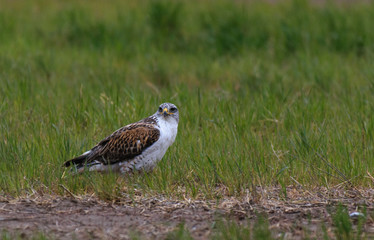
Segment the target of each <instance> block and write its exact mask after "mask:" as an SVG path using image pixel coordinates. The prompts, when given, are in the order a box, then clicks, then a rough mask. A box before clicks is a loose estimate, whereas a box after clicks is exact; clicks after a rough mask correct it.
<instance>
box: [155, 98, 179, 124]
mask: <svg viewBox="0 0 374 240" xmlns="http://www.w3.org/2000/svg"><path fill="white" fill-rule="evenodd" d="M156 114H157V116H158V117H163V118H165V119H168V118H174V119H175V120H176V121H177V122H179V111H178V108H177V106H175V105H174V104H172V103H163V104H161V105H160V106H159V107H158V111H157V113H156Z"/></svg>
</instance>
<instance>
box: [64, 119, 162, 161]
mask: <svg viewBox="0 0 374 240" xmlns="http://www.w3.org/2000/svg"><path fill="white" fill-rule="evenodd" d="M154 123H155V120H154V119H153V118H146V119H143V120H142V121H139V122H137V123H133V124H130V125H127V126H124V127H122V128H120V129H118V130H117V131H115V132H114V133H113V134H111V135H110V136H108V137H107V138H105V139H103V140H102V141H101V142H100V143H99V144H97V145H96V146H95V147H93V148H92V149H91V152H90V153H89V154H88V155H82V156H79V157H76V158H74V159H71V160H69V161H67V162H65V164H64V165H65V166H66V167H68V166H70V165H71V164H74V165H77V167H81V166H83V165H87V164H90V163H92V162H94V161H98V162H100V163H102V164H105V165H107V164H114V163H117V162H122V161H127V160H130V159H132V158H134V157H136V156H138V155H140V154H141V153H142V152H143V151H144V150H145V149H147V148H148V147H149V146H151V145H152V144H153V143H155V142H156V141H157V140H158V139H159V138H160V131H159V130H158V129H157V128H155V127H154V125H153V124H154Z"/></svg>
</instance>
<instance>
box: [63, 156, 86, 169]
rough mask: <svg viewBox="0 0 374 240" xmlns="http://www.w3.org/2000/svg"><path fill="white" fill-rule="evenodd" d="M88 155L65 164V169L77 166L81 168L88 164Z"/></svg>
mask: <svg viewBox="0 0 374 240" xmlns="http://www.w3.org/2000/svg"><path fill="white" fill-rule="evenodd" d="M86 160H87V154H83V155H80V156H78V157H76V158H73V159H70V160H68V161H66V162H65V163H64V166H65V167H70V166H75V167H76V168H81V167H83V166H84V165H85V164H86Z"/></svg>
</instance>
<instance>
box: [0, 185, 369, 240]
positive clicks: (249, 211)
mask: <svg viewBox="0 0 374 240" xmlns="http://www.w3.org/2000/svg"><path fill="white" fill-rule="evenodd" d="M255 192H256V193H253V192H252V193H248V194H247V196H244V197H240V198H234V197H227V198H225V199H221V200H219V201H204V200H190V199H184V200H173V199H168V198H164V197H162V196H158V197H152V198H147V197H145V196H141V195H137V196H132V197H131V198H130V197H126V196H124V197H123V199H119V200H116V201H114V202H108V201H102V200H99V199H97V198H94V197H88V196H82V197H73V196H71V197H59V196H38V197H35V196H34V197H28V198H19V199H14V198H6V197H2V198H0V231H1V230H3V231H5V232H6V233H7V234H10V235H11V236H18V237H20V238H26V239H27V238H31V237H32V236H35V235H37V234H38V233H43V234H45V235H46V236H48V237H50V238H53V239H55V238H56V239H131V238H133V237H134V236H140V237H141V238H144V239H165V238H166V237H167V236H168V235H169V234H170V232H172V231H174V230H175V229H176V228H177V227H178V225H179V224H180V223H184V224H185V227H186V229H188V230H189V232H190V233H191V236H192V237H193V238H195V239H208V238H209V237H211V236H212V235H213V234H214V231H216V229H215V227H214V224H213V223H214V222H215V221H217V220H219V219H226V220H229V221H233V222H236V223H238V224H246V226H248V224H252V223H253V222H254V221H256V218H257V216H258V214H259V213H261V214H264V215H265V216H266V218H267V219H268V221H269V228H270V230H271V232H272V235H273V237H275V238H280V237H282V236H283V237H284V238H285V239H303V238H306V237H310V238H313V237H317V238H322V236H323V235H322V231H321V229H322V228H321V226H322V225H325V226H326V229H327V230H326V231H327V233H328V235H329V236H330V237H331V236H333V232H334V226H333V221H332V218H331V214H333V213H334V210H335V209H336V206H337V205H338V203H342V204H344V205H345V206H347V208H348V210H349V213H352V212H354V211H359V212H362V211H363V209H364V208H365V209H366V222H365V225H364V229H363V231H364V234H365V236H366V237H368V238H371V237H374V220H373V218H374V201H373V199H374V190H344V189H340V190H338V189H335V190H327V189H321V188H319V189H314V190H303V189H301V188H295V187H289V188H287V194H286V195H287V196H286V195H285V192H284V191H281V189H278V188H272V189H260V188H258V189H257V191H255ZM352 222H353V226H354V219H352Z"/></svg>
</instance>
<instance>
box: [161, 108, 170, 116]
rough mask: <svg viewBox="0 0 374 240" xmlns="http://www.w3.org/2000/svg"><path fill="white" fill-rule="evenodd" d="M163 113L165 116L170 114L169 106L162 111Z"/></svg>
mask: <svg viewBox="0 0 374 240" xmlns="http://www.w3.org/2000/svg"><path fill="white" fill-rule="evenodd" d="M162 113H163V114H164V116H166V115H169V111H168V109H167V108H164V110H163V111H162Z"/></svg>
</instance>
